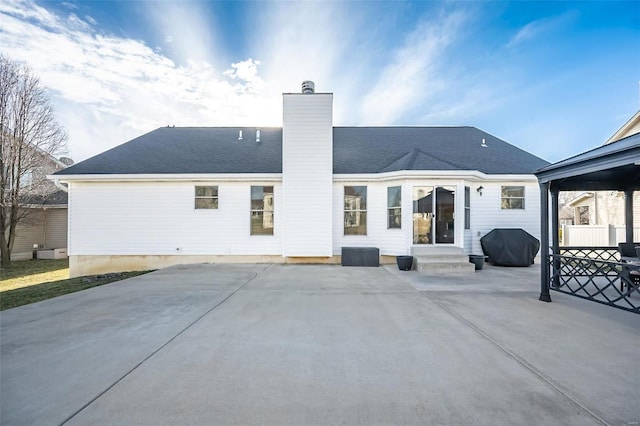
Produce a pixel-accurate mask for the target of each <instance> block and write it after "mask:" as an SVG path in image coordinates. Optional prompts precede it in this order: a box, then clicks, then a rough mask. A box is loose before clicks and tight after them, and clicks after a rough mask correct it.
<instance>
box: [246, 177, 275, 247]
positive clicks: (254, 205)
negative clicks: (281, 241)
mask: <svg viewBox="0 0 640 426" xmlns="http://www.w3.org/2000/svg"><path fill="white" fill-rule="evenodd" d="M273 204H274V203H273V186H252V187H251V231H250V234H251V235H273V210H274V209H273Z"/></svg>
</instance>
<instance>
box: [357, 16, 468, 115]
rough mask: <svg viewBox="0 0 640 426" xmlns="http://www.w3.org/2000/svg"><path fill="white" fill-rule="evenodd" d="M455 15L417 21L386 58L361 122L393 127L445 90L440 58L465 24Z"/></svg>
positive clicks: (366, 100) (363, 107) (362, 113)
mask: <svg viewBox="0 0 640 426" xmlns="http://www.w3.org/2000/svg"><path fill="white" fill-rule="evenodd" d="M466 19H467V18H466V16H465V15H464V14H463V13H461V12H454V13H451V14H448V15H442V16H438V17H435V18H426V19H423V20H422V21H420V22H419V23H418V24H417V25H416V27H415V29H414V30H413V31H412V32H411V33H409V34H407V36H406V37H405V39H404V42H403V44H402V45H401V46H400V47H399V48H398V49H396V50H395V51H394V52H392V53H391V54H390V55H389V56H390V57H389V63H388V65H387V66H386V67H384V69H383V71H382V73H381V74H380V75H379V77H378V79H377V81H376V83H375V84H374V85H373V87H372V89H371V90H370V91H369V92H368V94H367V96H366V97H365V99H364V102H363V104H362V109H361V113H360V122H362V123H365V124H381V123H382V124H393V123H396V122H397V121H398V120H399V119H400V118H401V117H403V116H405V115H406V113H407V111H410V110H412V109H413V108H415V107H416V105H417V104H419V103H427V102H429V100H430V99H432V98H433V97H434V96H435V95H436V94H437V93H438V92H442V91H444V90H445V89H446V88H447V83H446V81H445V80H444V79H443V78H442V77H441V75H444V74H443V71H444V70H442V69H441V68H442V67H441V62H442V58H443V56H444V55H445V53H446V52H447V49H448V48H449V47H450V46H451V45H452V44H453V43H454V42H455V40H456V34H458V33H459V32H460V30H461V26H462V25H463V24H464V22H465V21H466Z"/></svg>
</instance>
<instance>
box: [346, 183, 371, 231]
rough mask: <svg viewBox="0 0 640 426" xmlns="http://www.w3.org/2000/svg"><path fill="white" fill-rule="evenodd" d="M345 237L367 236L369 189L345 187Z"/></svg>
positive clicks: (364, 187)
mask: <svg viewBox="0 0 640 426" xmlns="http://www.w3.org/2000/svg"><path fill="white" fill-rule="evenodd" d="M344 235H367V187H366V186H345V187H344Z"/></svg>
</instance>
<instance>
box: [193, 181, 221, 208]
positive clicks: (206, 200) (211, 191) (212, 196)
mask: <svg viewBox="0 0 640 426" xmlns="http://www.w3.org/2000/svg"><path fill="white" fill-rule="evenodd" d="M217 208H218V187H217V186H196V209H217Z"/></svg>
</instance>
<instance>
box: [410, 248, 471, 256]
mask: <svg viewBox="0 0 640 426" xmlns="http://www.w3.org/2000/svg"><path fill="white" fill-rule="evenodd" d="M441 254H457V255H464V250H463V249H462V247H455V246H449V245H438V246H433V245H423V246H413V247H411V255H412V256H414V257H420V256H434V255H441Z"/></svg>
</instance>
